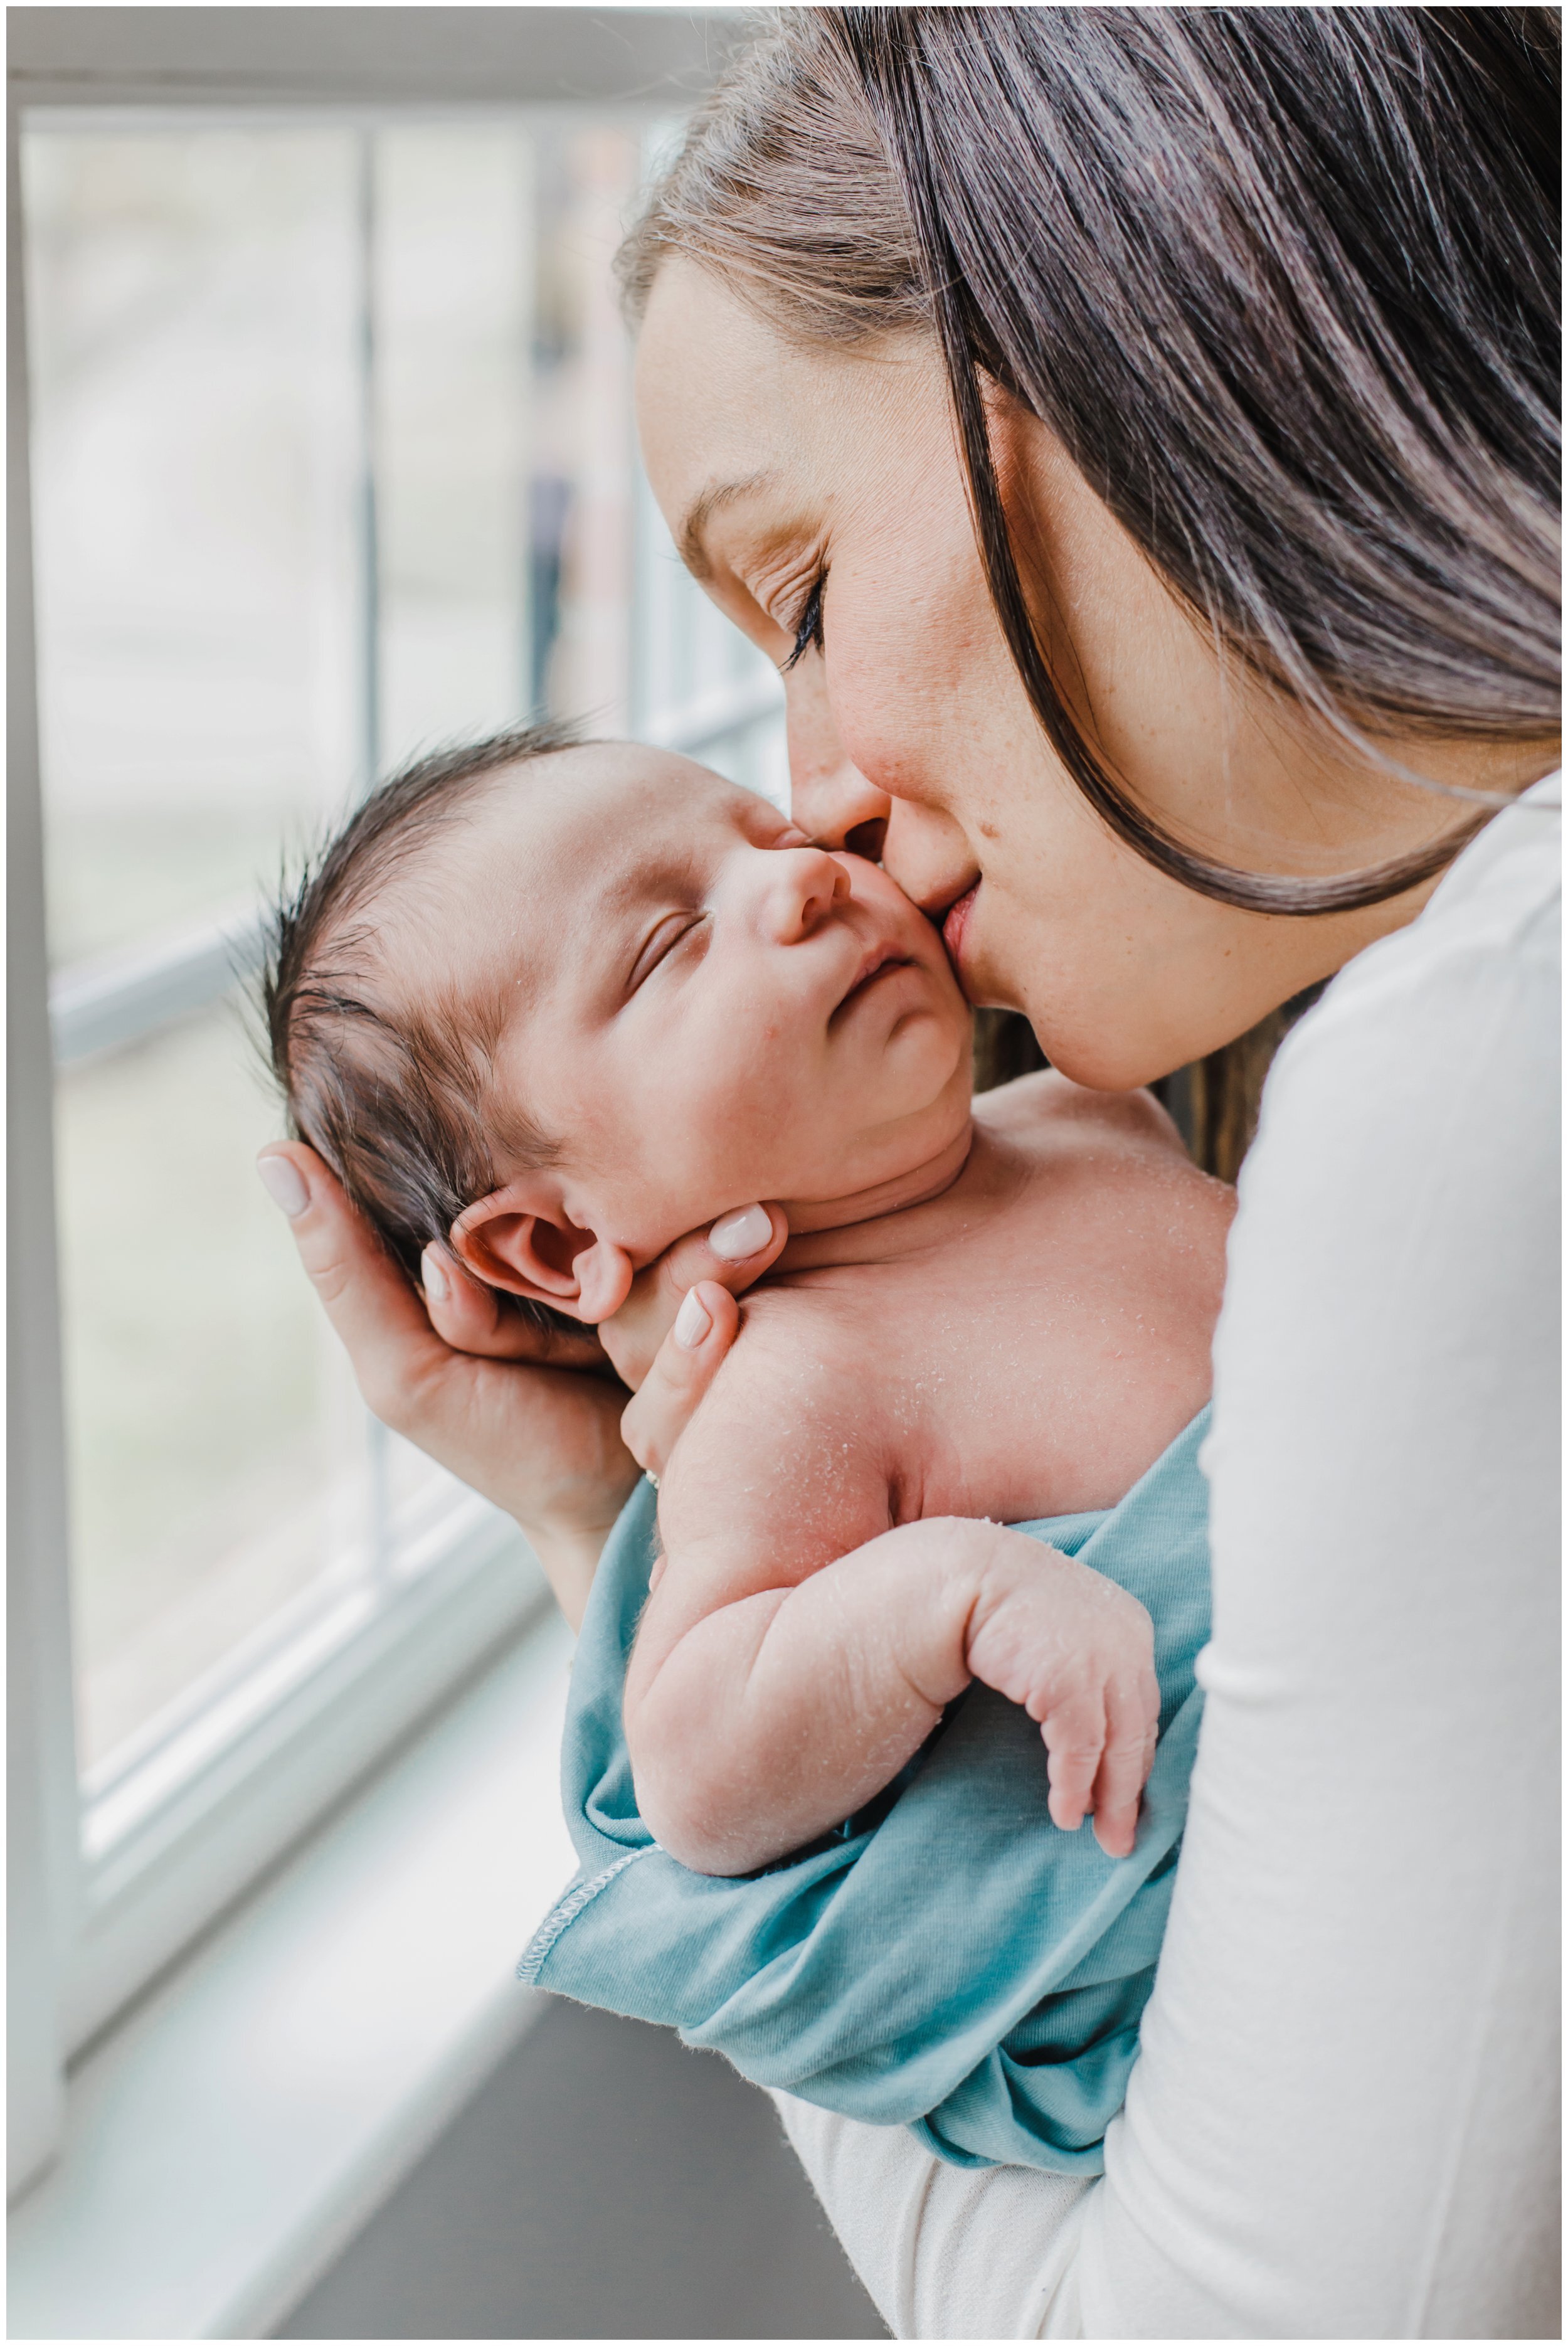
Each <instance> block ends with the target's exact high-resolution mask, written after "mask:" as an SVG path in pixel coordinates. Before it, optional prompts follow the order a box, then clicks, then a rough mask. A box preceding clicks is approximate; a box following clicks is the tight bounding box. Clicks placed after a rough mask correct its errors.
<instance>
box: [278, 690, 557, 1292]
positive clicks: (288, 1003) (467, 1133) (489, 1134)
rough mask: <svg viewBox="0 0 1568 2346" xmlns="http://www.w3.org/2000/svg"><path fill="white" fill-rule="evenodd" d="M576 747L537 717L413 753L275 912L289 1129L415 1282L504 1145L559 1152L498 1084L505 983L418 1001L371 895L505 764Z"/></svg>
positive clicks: (491, 783) (514, 1157)
mask: <svg viewBox="0 0 1568 2346" xmlns="http://www.w3.org/2000/svg"><path fill="white" fill-rule="evenodd" d="M581 746H582V744H581V742H580V740H579V739H578V737H577V736H576V734H575V732H574V731H573V730H572V729H571V728H569V727H566V726H563V725H553V724H546V725H530V726H519V727H516V728H514V729H511V730H509V731H507V732H503V733H493V734H491V735H490V736H489V737H488V738H487V739H484V740H481V741H474V742H471V743H467V744H465V745H463V746H460V747H456V748H449V749H444V750H437V751H435V752H434V753H433V755H431V756H429V757H424V758H420V759H418V760H415V761H414V763H413V764H412V765H409V766H406V767H404V768H403V770H402V772H401V773H398V774H394V775H393V776H392V780H390V781H386V782H383V783H382V785H381V787H380V788H379V789H378V790H373V791H372V793H371V795H370V796H369V797H368V798H367V799H365V800H364V801H362V802H361V805H360V806H359V807H357V808H356V809H355V811H353V813H352V814H351V815H350V816H349V818H348V820H347V821H344V822H343V823H342V824H341V825H340V827H339V828H338V829H337V830H336V831H333V832H332V833H331V835H330V836H329V837H328V838H327V840H326V841H324V842H323V844H322V845H321V847H320V849H319V850H318V851H317V852H315V853H314V854H313V855H311V857H310V858H309V859H308V860H307V862H306V864H305V867H304V869H303V871H302V872H301V873H300V876H299V878H298V879H297V880H296V881H295V882H292V883H291V884H287V883H286V884H285V886H284V888H283V889H282V891H281V892H280V897H279V901H278V903H277V905H276V907H275V908H274V910H273V912H272V913H271V915H270V922H269V934H268V939H267V953H266V958H265V964H264V967H263V972H262V977H261V1006H262V1012H263V1015H264V1018H265V1021H266V1030H267V1044H268V1050H269V1055H270V1061H271V1066H272V1072H273V1074H274V1075H275V1076H276V1077H277V1079H278V1083H279V1085H280V1087H281V1090H282V1093H283V1097H284V1100H285V1102H286V1103H287V1107H288V1112H289V1123H290V1132H291V1134H292V1136H293V1137H295V1138H296V1139H299V1140H304V1141H308V1142H309V1144H310V1146H311V1148H314V1149H315V1150H316V1151H317V1152H318V1153H319V1154H320V1155H321V1157H323V1158H325V1159H326V1161H327V1163H328V1164H329V1165H330V1166H331V1168H332V1170H333V1172H334V1173H335V1174H336V1175H337V1177H338V1178H339V1180H340V1181H341V1183H342V1185H343V1187H344V1188H345V1189H346V1190H347V1191H348V1194H349V1196H350V1197H351V1199H353V1202H354V1204H355V1205H356V1206H358V1207H359V1209H360V1210H361V1212H362V1213H363V1214H364V1215H366V1216H367V1218H368V1219H370V1220H371V1221H372V1223H373V1224H374V1226H375V1228H376V1229H377V1230H378V1231H379V1232H380V1233H381V1236H382V1239H383V1240H384V1242H385V1244H386V1245H387V1247H388V1248H389V1250H391V1252H392V1255H393V1256H394V1257H395V1258H396V1260H398V1261H399V1262H400V1263H401V1264H402V1268H403V1269H404V1270H406V1271H407V1272H408V1273H409V1275H410V1277H411V1278H412V1279H416V1280H417V1278H418V1277H419V1264H420V1257H421V1256H422V1255H423V1251H424V1250H425V1248H426V1247H427V1246H428V1245H429V1243H430V1242H431V1240H432V1239H442V1240H444V1239H446V1236H447V1234H448V1232H449V1231H450V1229H451V1228H452V1225H453V1222H454V1221H455V1220H456V1219H457V1217H458V1216H459V1215H460V1214H461V1213H462V1212H463V1209H465V1208H466V1207H468V1206H471V1205H473V1203H474V1201H475V1200H476V1199H480V1198H484V1197H487V1196H488V1195H489V1194H490V1192H491V1191H492V1190H493V1189H494V1188H496V1187H497V1184H498V1179H499V1173H498V1168H497V1164H496V1149H497V1147H498V1146H499V1147H500V1148H504V1150H505V1152H506V1156H507V1158H508V1159H509V1161H510V1162H511V1163H513V1164H514V1165H515V1164H517V1163H519V1162H521V1163H524V1164H528V1165H544V1164H548V1163H550V1162H552V1161H553V1160H554V1158H555V1156H556V1154H557V1151H556V1149H555V1146H554V1145H553V1144H552V1142H551V1141H550V1140H549V1139H548V1138H547V1137H546V1136H545V1134H543V1133H542V1132H540V1131H539V1130H538V1129H537V1128H536V1127H534V1126H533V1125H532V1124H530V1123H529V1122H527V1121H526V1119H524V1118H522V1117H519V1116H517V1115H516V1113H515V1112H513V1113H512V1114H511V1115H510V1117H502V1116H501V1113H500V1111H499V1109H498V1107H497V1104H496V1103H495V1102H494V1100H493V1098H492V1096H491V1093H492V1075H493V1070H494V1053H495V1049H496V1046H497V1045H498V1043H499V1041H500V1038H501V1034H502V1031H503V1027H504V1019H505V1015H506V1008H507V1003H508V999H509V998H514V997H513V996H511V994H510V989H509V988H507V987H503V986H499V985H498V986H497V987H496V988H495V989H494V992H493V993H492V994H489V995H486V994H485V993H484V990H483V989H477V990H476V989H473V988H468V989H465V990H464V992H463V995H462V997H461V998H459V996H458V994H457V993H456V991H455V989H452V988H448V989H447V990H446V991H445V992H444V993H443V990H442V988H441V987H440V986H438V985H437V986H428V987H425V988H423V990H420V992H419V997H418V999H417V1001H416V1000H415V998H414V996H415V989H413V988H412V987H411V988H407V989H404V988H402V987H399V986H398V985H397V984H395V982H392V983H389V982H388V976H387V974H386V973H385V971H384V968H382V966H380V965H379V956H378V953H377V950H376V939H377V926H378V924H377V921H376V915H375V909H374V900H375V898H376V896H377V894H378V892H380V890H381V889H382V887H383V886H384V884H385V883H386V882H387V881H388V880H389V879H391V878H392V876H393V875H394V874H397V875H401V874H402V873H403V872H406V871H407V870H408V868H409V867H410V865H411V864H412V863H414V862H416V860H417V858H418V857H419V854H420V852H421V850H422V849H423V848H424V847H425V846H426V845H427V844H428V843H429V842H430V841H431V840H432V839H433V837H434V835H435V834H436V833H437V832H438V831H441V830H443V828H444V827H445V826H446V825H447V824H448V823H450V822H452V821H454V820H455V819H459V818H461V817H462V816H463V814H464V813H465V812H467V811H469V810H470V809H472V808H473V805H474V804H475V802H476V801H478V800H479V799H481V798H482V797H483V796H484V795H486V794H487V793H488V791H489V790H493V789H494V788H496V787H497V786H498V785H499V784H500V783H501V781H502V778H503V776H504V773H505V771H506V770H507V769H508V768H511V767H515V766H519V765H524V764H526V763H528V762H529V761H531V760H535V759H538V758H545V757H551V756H554V755H555V754H556V753H557V752H559V751H561V750H572V749H576V748H580V747H581ZM445 916H446V917H450V913H448V914H447V915H445ZM537 1316H538V1317H540V1318H541V1319H543V1318H545V1317H546V1316H553V1315H546V1314H545V1311H543V1310H542V1309H539V1310H538V1313H537Z"/></svg>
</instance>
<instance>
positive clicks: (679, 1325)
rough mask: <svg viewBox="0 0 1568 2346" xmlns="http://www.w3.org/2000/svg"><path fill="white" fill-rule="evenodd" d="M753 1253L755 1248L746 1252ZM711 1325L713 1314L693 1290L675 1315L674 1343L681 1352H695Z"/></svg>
mask: <svg viewBox="0 0 1568 2346" xmlns="http://www.w3.org/2000/svg"><path fill="white" fill-rule="evenodd" d="M748 1252H749V1253H755V1252H756V1249H755V1248H749V1249H748ZM712 1325H713V1314H712V1312H711V1311H709V1310H708V1306H707V1305H706V1304H705V1303H704V1302H703V1301H702V1298H701V1297H700V1296H699V1295H698V1294H697V1290H696V1289H695V1288H693V1289H692V1290H691V1292H690V1293H689V1294H688V1295H687V1298H686V1300H685V1301H684V1302H683V1303H682V1305H681V1307H680V1310H679V1311H677V1313H676V1315H675V1341H676V1342H677V1344H679V1345H680V1346H681V1347H682V1348H683V1350H685V1351H686V1352H696V1350H697V1346H698V1345H699V1344H700V1343H701V1341H702V1340H703V1338H704V1337H705V1336H706V1335H707V1333H708V1330H709V1329H710V1328H711V1327H712Z"/></svg>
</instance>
